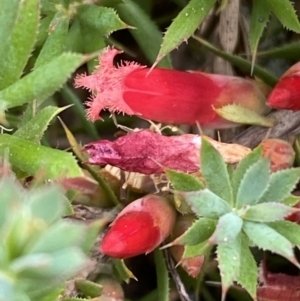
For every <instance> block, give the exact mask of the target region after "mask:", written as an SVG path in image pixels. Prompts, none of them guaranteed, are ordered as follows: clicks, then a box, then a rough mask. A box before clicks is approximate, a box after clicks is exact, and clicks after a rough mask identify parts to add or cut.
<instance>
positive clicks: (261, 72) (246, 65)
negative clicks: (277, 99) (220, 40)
mask: <svg viewBox="0 0 300 301" xmlns="http://www.w3.org/2000/svg"><path fill="white" fill-rule="evenodd" d="M193 38H194V39H195V40H196V41H198V42H199V43H201V44H202V45H203V46H205V47H206V48H207V49H209V50H210V51H211V52H212V53H214V54H216V55H218V56H219V57H221V58H223V59H224V60H226V61H228V62H230V63H231V64H232V65H233V66H235V67H237V68H239V69H240V70H241V71H243V72H244V73H245V74H248V75H251V74H252V73H253V75H254V76H256V77H258V78H260V79H261V80H262V81H263V82H265V83H266V84H268V85H269V86H271V87H272V86H275V85H276V83H277V82H278V79H277V78H276V77H275V76H274V75H273V74H271V73H269V71H267V70H265V69H264V68H262V67H259V66H257V65H255V66H254V67H253V68H252V64H251V62H249V61H248V60H246V59H244V58H242V57H239V56H236V55H233V54H230V53H227V52H225V51H222V50H220V49H218V48H216V47H215V46H213V45H212V44H210V43H209V42H207V41H206V40H204V39H202V38H200V37H198V36H193ZM252 69H253V70H252ZM252 71H253V72H252Z"/></svg>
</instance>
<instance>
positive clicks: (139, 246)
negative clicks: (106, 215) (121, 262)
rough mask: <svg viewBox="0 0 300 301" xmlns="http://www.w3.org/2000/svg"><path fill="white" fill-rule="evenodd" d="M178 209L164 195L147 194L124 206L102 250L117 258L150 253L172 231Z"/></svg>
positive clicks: (112, 225)
mask: <svg viewBox="0 0 300 301" xmlns="http://www.w3.org/2000/svg"><path fill="white" fill-rule="evenodd" d="M175 218H176V213H175V210H174V209H173V208H172V207H171V206H170V205H169V204H168V202H167V201H166V200H165V199H163V198H162V197H159V196H156V195H147V196H145V197H143V198H141V199H138V200H136V201H134V202H132V203H130V204H129V205H128V206H127V207H126V208H125V209H123V210H122V211H121V212H120V213H119V215H118V216H117V217H116V219H115V220H114V222H113V223H112V224H111V228H110V229H109V231H108V232H107V233H106V234H105V236H104V238H103V240H102V244H101V251H102V253H104V254H106V255H108V256H111V257H114V258H120V259H123V258H129V257H133V256H137V255H140V254H145V253H146V254H147V253H150V252H151V251H153V250H154V249H155V248H156V247H157V246H158V245H159V244H161V243H162V242H163V241H164V240H165V239H166V237H167V236H168V235H169V234H170V233H171V231H172V229H173V226H174V223H175Z"/></svg>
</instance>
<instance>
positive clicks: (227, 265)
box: [217, 235, 241, 300]
mask: <svg viewBox="0 0 300 301" xmlns="http://www.w3.org/2000/svg"><path fill="white" fill-rule="evenodd" d="M217 258H218V262H219V265H218V267H219V269H220V274H221V280H222V300H225V296H226V293H227V290H228V289H229V287H230V286H231V285H232V284H233V282H234V281H235V280H236V279H238V277H239V274H240V266H241V237H240V235H239V236H237V237H236V239H235V240H234V241H232V242H230V243H224V244H220V245H218V246H217Z"/></svg>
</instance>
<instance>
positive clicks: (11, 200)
mask: <svg viewBox="0 0 300 301" xmlns="http://www.w3.org/2000/svg"><path fill="white" fill-rule="evenodd" d="M24 193H25V191H24V189H23V187H21V185H20V184H19V183H18V182H17V181H16V180H15V179H14V178H13V177H11V176H10V177H1V178H0V195H1V210H0V229H1V228H2V226H3V225H4V223H5V222H6V220H7V219H8V218H9V211H10V209H11V207H18V206H20V200H21V197H22V195H23V194H24ZM0 261H1V259H0Z"/></svg>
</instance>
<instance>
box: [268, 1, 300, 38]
mask: <svg viewBox="0 0 300 301" xmlns="http://www.w3.org/2000/svg"><path fill="white" fill-rule="evenodd" d="M266 2H267V3H268V5H269V6H270V7H271V9H272V12H273V13H274V15H275V16H276V17H277V18H278V20H279V21H280V22H281V23H282V25H283V26H284V27H286V28H287V29H289V30H293V31H295V32H297V33H300V23H299V19H298V17H297V14H296V11H295V9H294V7H293V4H292V2H291V1H290V0H266Z"/></svg>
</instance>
